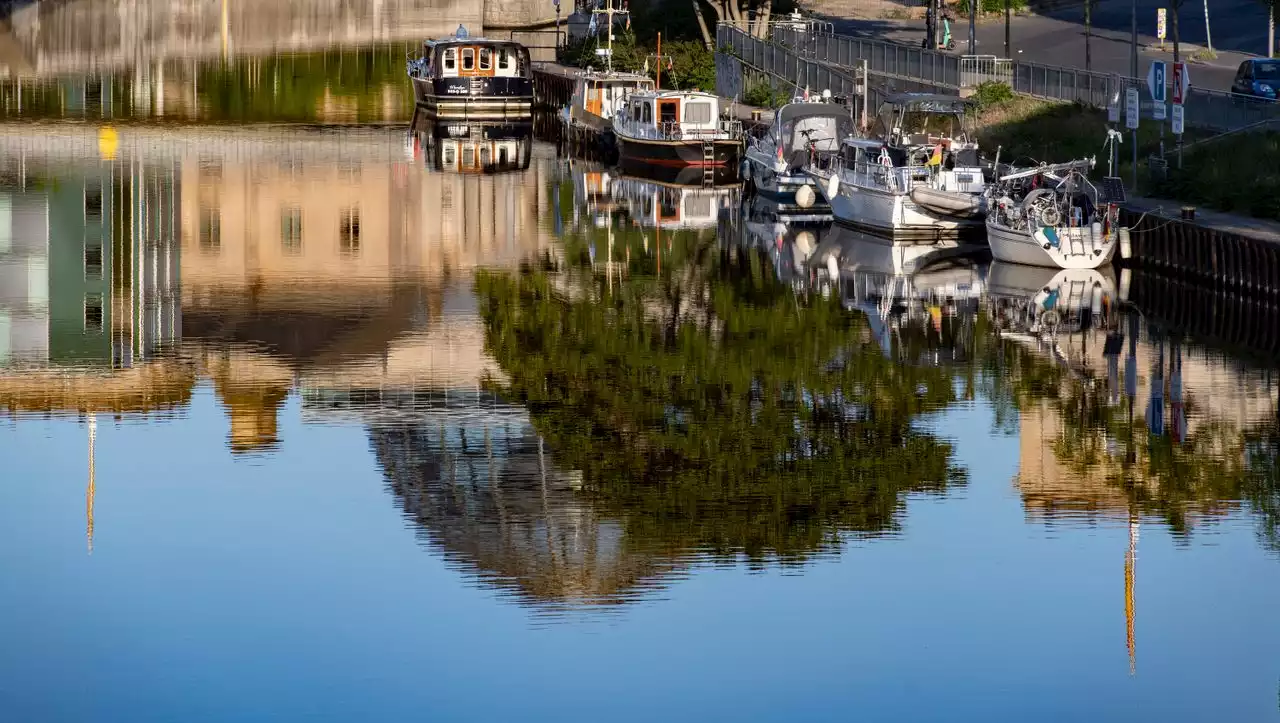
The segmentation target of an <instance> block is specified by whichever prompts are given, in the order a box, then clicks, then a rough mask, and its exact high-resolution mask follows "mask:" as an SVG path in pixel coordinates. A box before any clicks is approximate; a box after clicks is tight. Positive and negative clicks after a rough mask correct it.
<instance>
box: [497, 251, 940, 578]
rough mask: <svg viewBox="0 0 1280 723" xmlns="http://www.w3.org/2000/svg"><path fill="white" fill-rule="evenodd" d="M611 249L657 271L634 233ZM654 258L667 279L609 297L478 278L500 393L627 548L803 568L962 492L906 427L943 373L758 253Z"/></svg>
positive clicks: (919, 435) (930, 404)
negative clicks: (904, 359)
mask: <svg viewBox="0 0 1280 723" xmlns="http://www.w3.org/2000/svg"><path fill="white" fill-rule="evenodd" d="M591 242H592V241H587V243H591ZM594 242H595V243H597V244H598V243H599V240H598V239H595V240H594ZM574 243H575V242H573V241H572V240H571V242H570V244H569V248H568V249H567V253H566V256H567V257H568V258H570V259H574V258H579V259H580V258H581V256H580V255H578V254H575V253H574V249H573V245H574ZM614 243H615V244H619V243H621V244H623V245H624V247H625V249H626V250H625V252H623V253H615V254H614V258H628V257H629V258H633V259H635V261H633V262H632V263H631V265H632V266H634V267H641V268H647V267H651V266H652V267H655V268H656V263H654V261H653V260H652V259H650V258H648V257H647V256H645V255H644V254H642V253H641V249H640V248H637V243H638V240H636V239H632V240H631V241H627V240H625V239H624V240H622V241H620V240H619V239H618V238H615V239H614ZM628 244H629V245H628ZM677 244H678V245H679V246H677ZM662 251H663V253H664V258H663V270H662V274H661V275H658V276H653V277H648V278H647V279H638V280H636V281H635V282H634V283H633V282H628V283H626V284H617V285H614V286H612V291H611V290H610V287H609V286H607V285H606V284H604V283H603V282H601V281H599V280H587V281H582V280H579V282H578V285H579V286H582V285H586V286H594V288H589V289H587V290H586V291H585V293H584V292H583V290H582V289H581V288H579V289H578V290H577V293H572V294H564V293H561V292H560V291H559V290H557V288H556V287H555V284H554V282H555V281H556V280H557V279H553V277H552V276H550V275H548V274H547V273H545V272H541V271H526V272H524V273H522V274H521V275H519V276H516V277H512V276H507V275H500V274H481V275H480V276H479V277H478V281H477V287H478V295H479V297H480V300H481V301H480V304H481V313H482V315H483V318H484V322H485V325H486V330H487V337H488V347H489V350H490V352H491V353H492V354H493V355H494V356H495V358H496V359H497V361H498V362H499V363H500V364H501V365H502V367H503V369H504V371H505V372H506V373H507V374H508V375H509V377H510V379H511V382H510V384H509V385H508V386H506V387H505V388H503V389H501V390H500V391H501V392H502V393H503V395H504V396H506V397H508V398H510V399H512V400H518V401H519V402H520V403H522V404H524V405H525V406H526V407H527V408H528V409H529V410H530V414H531V416H532V419H533V422H534V425H535V427H536V428H537V429H538V431H539V432H540V433H541V434H542V435H543V436H544V437H545V438H546V439H547V441H548V443H549V445H550V447H551V449H553V450H555V454H556V458H557V461H558V462H559V464H560V465H562V466H563V467H567V468H573V469H580V470H582V472H583V475H584V481H585V483H586V487H587V490H588V491H589V493H590V494H591V495H592V496H593V498H594V499H595V501H596V503H597V504H598V505H601V506H602V507H603V508H604V509H607V510H611V511H615V512H616V513H617V514H618V515H619V516H621V517H624V518H625V519H626V520H627V532H628V539H629V542H631V544H643V545H651V546H655V547H661V548H666V549H687V548H691V547H696V548H702V549H714V550H719V551H725V552H729V551H743V552H746V553H747V554H749V555H752V556H757V555H762V554H765V553H774V554H777V555H779V556H783V557H787V556H803V555H804V554H806V553H808V552H811V551H814V550H816V549H820V548H822V547H824V546H826V545H829V544H830V543H831V542H832V541H833V538H834V535H835V533H836V532H839V531H854V532H860V533H866V534H877V533H881V532H883V531H885V530H889V529H892V528H894V527H895V525H896V515H897V513H898V511H899V510H900V509H901V504H902V503H901V495H902V494H903V493H906V492H910V491H942V490H944V489H946V487H947V485H948V484H949V483H955V482H958V481H960V480H961V478H962V474H961V472H960V471H959V470H958V469H956V468H955V467H954V466H953V465H952V464H951V461H950V454H951V450H950V447H949V446H948V445H946V444H944V443H941V442H939V441H938V440H936V439H934V438H933V437H931V436H929V435H927V434H925V433H923V432H920V431H919V430H917V429H914V428H913V426H912V420H913V419H914V418H915V417H916V416H917V415H919V414H921V413H924V412H929V411H933V410H937V409H941V408H943V407H944V406H946V405H947V404H949V403H950V402H951V401H952V399H953V396H954V394H953V391H952V385H951V382H950V379H949V378H948V375H947V374H946V373H944V372H942V371H940V370H936V369H926V368H917V367H904V366H899V365H896V364H894V363H893V362H892V361H891V360H888V359H885V358H884V356H883V355H882V354H881V353H880V351H879V349H878V347H876V345H875V344H874V342H873V341H872V340H871V339H870V338H869V336H868V334H867V328H866V325H865V321H864V320H863V319H861V318H859V317H854V316H851V315H848V314H846V313H844V312H843V311H842V310H841V309H840V308H839V305H838V304H837V303H835V302H827V301H814V302H807V301H805V300H803V299H800V298H797V297H796V296H794V295H793V294H792V293H791V291H790V290H788V289H786V288H785V287H782V286H781V285H779V284H777V283H776V282H775V281H774V279H773V276H774V275H773V274H772V273H771V272H770V271H768V270H767V269H765V268H763V267H762V265H764V264H767V261H765V260H764V257H763V255H762V254H757V253H752V252H745V251H741V250H737V249H718V248H716V247H715V246H714V237H713V235H711V234H692V233H688V234H680V235H677V236H675V237H674V239H672V241H671V247H668V245H667V241H666V239H665V238H664V242H663V244H662ZM627 254H629V256H628V255H627ZM598 261H599V259H597V262H598ZM682 262H683V263H682ZM559 280H560V281H563V276H562V277H561V278H560V279H559ZM570 298H572V299H573V300H570ZM685 306H693V307H695V308H696V309H697V312H696V313H694V314H693V315H692V318H690V317H687V316H685V314H684V313H683V309H682V307H685Z"/></svg>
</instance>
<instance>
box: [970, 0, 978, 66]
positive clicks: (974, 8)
mask: <svg viewBox="0 0 1280 723" xmlns="http://www.w3.org/2000/svg"><path fill="white" fill-rule="evenodd" d="M978 2H980V0H969V55H975V54H976V53H977V50H976V49H975V48H976V46H977V44H978V38H977V35H978Z"/></svg>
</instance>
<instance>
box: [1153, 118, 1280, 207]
mask: <svg viewBox="0 0 1280 723" xmlns="http://www.w3.org/2000/svg"><path fill="white" fill-rule="evenodd" d="M1242 179H1248V182H1247V183H1246V182H1242ZM1153 191H1154V193H1155V194H1156V195H1159V196H1162V197H1165V198H1173V199H1177V200H1179V201H1182V202H1185V203H1192V204H1196V205H1201V206H1206V207H1208V208H1212V209H1216V210H1218V211H1226V212H1229V213H1241V214H1247V215H1250V216H1255V217H1258V218H1271V219H1280V133H1277V132H1274V131H1268V132H1265V133H1241V134H1237V135H1234V136H1228V137H1225V138H1222V139H1220V140H1216V141H1213V142H1211V143H1206V144H1205V145H1203V146H1200V147H1197V148H1195V149H1193V150H1190V151H1187V152H1186V153H1185V154H1184V156H1183V166H1182V168H1181V169H1179V168H1177V164H1176V163H1174V164H1170V168H1169V174H1168V177H1167V179H1166V180H1163V181H1157V182H1155V183H1154V186H1153Z"/></svg>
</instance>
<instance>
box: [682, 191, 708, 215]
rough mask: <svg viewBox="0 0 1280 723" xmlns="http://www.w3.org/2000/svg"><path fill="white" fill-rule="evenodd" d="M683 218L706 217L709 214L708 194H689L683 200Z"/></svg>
mask: <svg viewBox="0 0 1280 723" xmlns="http://www.w3.org/2000/svg"><path fill="white" fill-rule="evenodd" d="M684 215H685V218H708V217H710V216H711V197H710V196H690V197H689V198H686V199H685V200H684Z"/></svg>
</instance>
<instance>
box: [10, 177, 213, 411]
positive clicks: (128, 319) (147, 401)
mask: <svg viewBox="0 0 1280 723" xmlns="http://www.w3.org/2000/svg"><path fill="white" fill-rule="evenodd" d="M6 165H7V164H6ZM29 175H30V176H31V178H30V179H27V178H26V177H24V179H23V182H24V183H26V185H27V190H10V191H8V192H6V193H4V194H2V195H0V199H3V200H0V217H3V220H0V234H3V236H4V237H3V238H2V239H0V248H7V251H5V252H0V288H3V291H2V292H0V294H3V297H0V329H3V331H0V339H2V340H3V343H0V366H10V367H23V368H24V369H27V371H24V372H23V373H16V372H15V373H9V374H0V398H3V399H5V400H6V401H7V402H8V405H9V406H10V407H12V408H17V409H28V408H29V409H51V408H54V409H56V408H59V407H66V408H71V409H94V408H96V409H112V410H115V411H125V410H127V409H131V408H154V406H155V404H156V403H157V402H159V400H161V399H185V397H186V395H187V393H189V387H187V388H185V389H178V388H172V387H171V386H170V385H171V384H172V383H173V381H174V380H176V379H183V378H186V376H187V375H186V374H185V373H184V372H183V371H182V370H181V369H177V368H175V369H170V368H169V367H168V366H167V365H168V362H167V361H157V362H156V364H157V365H158V366H139V365H140V364H144V363H147V364H149V363H150V362H151V361H152V360H153V358H155V357H156V356H157V354H158V353H159V352H160V351H161V349H162V348H163V347H164V346H166V345H167V344H169V343H171V342H172V341H173V340H174V337H175V335H176V329H177V326H178V325H179V317H180V311H179V308H178V306H177V302H178V294H177V286H178V267H179V258H178V248H177V245H176V243H174V239H175V234H176V231H177V229H176V228H175V226H174V223H175V217H174V214H173V209H174V207H175V205H176V203H177V199H178V195H179V194H178V189H177V186H176V185H175V183H174V180H175V179H174V178H173V177H172V174H171V173H166V172H165V170H164V169H163V168H159V169H157V168H146V167H141V166H135V165H126V164H121V163H112V164H106V165H103V166H101V167H99V166H93V167H92V170H88V171H86V170H83V169H80V170H72V169H65V168H59V169H53V170H49V171H47V172H46V171H44V170H39V171H37V170H29ZM32 365H35V366H38V367H41V368H43V369H45V370H44V371H38V370H30V367H31V366H32ZM59 369H62V371H58V370H59ZM94 369H100V370H107V369H117V370H130V371H129V372H127V373H122V374H119V375H114V376H110V377H109V378H107V377H102V374H101V372H96V371H93V370H94ZM162 380H163V381H162ZM157 383H160V384H161V385H162V389H157V388H155V387H153V386H151V385H154V384H157ZM138 385H144V386H141V387H140V386H138ZM180 386H181V385H180ZM160 406H163V404H160Z"/></svg>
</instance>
